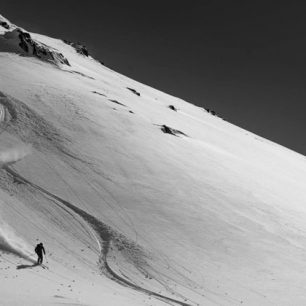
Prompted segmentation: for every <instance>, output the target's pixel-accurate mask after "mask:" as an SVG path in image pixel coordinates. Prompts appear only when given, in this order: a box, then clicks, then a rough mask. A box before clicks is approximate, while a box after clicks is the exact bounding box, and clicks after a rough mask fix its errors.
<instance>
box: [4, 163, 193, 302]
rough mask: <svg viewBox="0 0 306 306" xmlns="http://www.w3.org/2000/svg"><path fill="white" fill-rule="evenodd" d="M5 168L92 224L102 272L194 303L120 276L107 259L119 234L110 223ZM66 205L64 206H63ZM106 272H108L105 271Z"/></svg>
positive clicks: (126, 283) (166, 299)
mask: <svg viewBox="0 0 306 306" xmlns="http://www.w3.org/2000/svg"><path fill="white" fill-rule="evenodd" d="M4 169H5V170H6V172H7V173H8V174H10V175H11V176H12V177H13V178H14V179H15V180H18V181H20V182H22V183H24V184H26V185H28V186H30V187H32V188H34V189H35V190H37V191H39V192H40V193H42V194H43V195H45V196H47V197H49V198H51V199H53V200H56V202H57V203H60V204H57V205H58V206H59V207H60V208H62V209H65V211H67V209H66V208H69V209H70V210H71V211H73V212H74V213H75V214H77V215H78V216H80V217H81V218H82V219H83V220H84V221H85V222H86V224H89V226H90V229H89V230H90V231H91V233H92V231H94V232H95V233H96V234H97V235H98V238H97V236H96V234H94V233H92V235H93V236H94V237H95V238H96V241H97V244H98V245H99V248H100V252H101V254H100V259H99V263H100V265H101V266H100V269H101V271H102V272H104V274H105V275H106V276H107V277H109V278H110V279H112V280H114V281H116V282H117V283H119V284H121V285H124V286H127V287H129V288H131V289H134V290H136V291H139V292H142V293H145V294H147V295H148V296H154V297H155V298H157V299H159V300H162V301H164V302H166V303H168V304H170V303H174V304H177V305H182V306H192V304H188V303H185V302H182V301H179V300H176V299H173V298H170V297H167V296H164V295H162V294H159V293H156V292H153V291H150V290H148V289H145V288H143V287H140V286H138V285H136V284H135V283H133V282H132V281H130V280H128V279H127V278H124V277H122V276H120V275H119V274H117V273H116V272H115V271H114V270H113V269H112V268H111V266H110V265H109V263H108V260H107V255H108V253H109V249H110V245H111V243H112V242H113V240H114V239H116V238H117V237H116V236H118V235H120V234H117V233H116V232H114V231H113V230H112V229H111V228H110V227H109V226H108V225H106V224H104V223H103V222H101V221H100V220H98V219H97V218H95V217H94V216H92V215H90V214H88V213H87V212H85V211H84V210H82V209H80V208H78V207H76V206H75V205H73V204H71V203H70V202H68V201H66V200H64V199H62V198H60V197H58V196H57V195H54V194H52V193H50V192H49V191H47V190H45V189H44V188H42V187H40V186H38V185H36V184H34V183H32V182H30V181H28V180H27V179H26V178H24V177H23V176H21V175H20V174H18V173H17V172H16V171H14V170H13V169H11V168H10V167H9V166H4ZM62 205H64V207H63V206H62ZM105 272H106V273H105Z"/></svg>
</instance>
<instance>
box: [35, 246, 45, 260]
mask: <svg viewBox="0 0 306 306" xmlns="http://www.w3.org/2000/svg"><path fill="white" fill-rule="evenodd" d="M35 253H36V254H37V256H38V259H37V264H38V265H40V264H42V262H43V253H44V254H46V251H45V248H44V246H43V244H42V243H39V244H38V245H37V246H36V247H35Z"/></svg>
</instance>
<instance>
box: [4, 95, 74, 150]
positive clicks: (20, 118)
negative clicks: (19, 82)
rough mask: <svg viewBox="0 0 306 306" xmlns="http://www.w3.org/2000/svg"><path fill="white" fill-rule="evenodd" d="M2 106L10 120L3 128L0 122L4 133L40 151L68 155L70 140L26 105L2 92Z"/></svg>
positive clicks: (7, 120)
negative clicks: (67, 145)
mask: <svg viewBox="0 0 306 306" xmlns="http://www.w3.org/2000/svg"><path fill="white" fill-rule="evenodd" d="M0 105H1V106H2V109H3V108H4V111H5V112H6V113H7V115H6V118H9V119H6V120H5V121H6V122H4V123H3V125H2V126H1V122H0V129H1V128H2V132H3V131H6V132H8V133H10V134H12V135H15V136H17V137H18V138H19V139H20V140H21V141H23V142H24V143H26V144H29V145H32V146H33V147H34V148H36V149H38V150H48V151H53V152H54V151H61V152H67V153H68V151H69V150H68V149H67V148H66V145H65V144H66V143H68V142H69V140H68V138H67V137H64V136H63V135H62V133H61V132H60V131H59V130H57V128H55V127H54V126H53V125H52V124H51V123H50V122H48V121H47V120H45V119H44V118H43V117H42V116H40V115H39V114H38V113H37V112H35V111H34V110H33V109H31V108H29V107H28V106H27V105H26V104H25V103H23V102H21V101H19V100H16V99H13V98H11V97H9V96H6V95H5V94H3V93H1V92H0Z"/></svg>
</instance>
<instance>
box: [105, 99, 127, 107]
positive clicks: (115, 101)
mask: <svg viewBox="0 0 306 306" xmlns="http://www.w3.org/2000/svg"><path fill="white" fill-rule="evenodd" d="M108 101H111V102H113V103H115V104H119V105H121V106H124V107H126V105H124V104H122V103H120V102H118V101H117V100H112V99H109V100H108Z"/></svg>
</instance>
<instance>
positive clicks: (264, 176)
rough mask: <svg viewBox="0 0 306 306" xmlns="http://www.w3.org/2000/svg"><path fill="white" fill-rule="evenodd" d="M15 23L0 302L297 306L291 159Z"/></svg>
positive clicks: (4, 125) (305, 267) (6, 31)
mask: <svg viewBox="0 0 306 306" xmlns="http://www.w3.org/2000/svg"><path fill="white" fill-rule="evenodd" d="M27 33H28V32H26V31H25V30H23V29H20V30H18V27H16V26H14V25H12V24H11V23H10V22H9V21H8V20H6V19H4V18H3V17H2V16H0V51H1V52H0V92H1V94H0V164H1V169H0V194H1V196H0V213H1V215H0V283H1V287H0V305H62V304H65V305H114V306H122V305H133V306H137V305H167V304H168V305H241V304H243V305H305V304H306V293H305V285H306V273H305V272H306V249H305V245H306V239H305V233H306V224H305V219H306V190H305V187H304V181H305V178H306V162H305V158H304V156H301V155H299V154H297V153H295V152H293V151H290V150H288V149H286V148H284V147H282V146H279V145H277V144H275V143H272V142H270V141H267V140H265V139H263V138H261V137H258V136H256V135H254V134H252V133H249V132H247V131H245V130H243V129H240V128H238V127H236V126H234V125H231V124H230V123H228V122H225V121H223V120H222V119H220V118H218V117H216V116H213V115H211V114H209V113H208V112H206V111H205V110H204V109H201V108H199V107H196V106H194V105H191V104H189V103H187V102H185V101H182V100H180V99H178V98H175V97H172V96H169V95H167V94H165V93H162V92H160V91H158V90H155V89H153V88H151V87H149V86H146V85H143V84H140V83H138V82H136V81H134V80H131V79H129V78H127V77H125V76H122V75H120V74H119V73H117V72H114V71H112V70H110V69H109V68H107V67H105V66H103V65H101V64H100V63H99V62H97V61H96V60H94V59H93V58H91V57H90V56H88V57H87V56H86V55H84V54H80V53H79V52H78V50H77V48H76V47H75V45H71V44H68V43H65V42H63V41H61V40H57V39H53V38H49V37H46V36H42V35H39V34H34V33H29V34H30V35H27ZM169 105H173V106H174V107H175V108H176V109H177V111H175V110H173V109H170V108H169ZM164 132H170V133H164ZM172 132H173V134H174V135H173V134H171V133H172ZM179 132H181V133H183V134H181V133H179ZM38 241H42V242H43V243H44V245H45V247H46V250H47V257H46V266H47V267H46V268H43V267H38V266H35V265H34V264H33V263H34V262H35V260H36V257H35V255H34V254H33V253H34V251H33V249H34V246H35V244H36V243H37V242H38Z"/></svg>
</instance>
